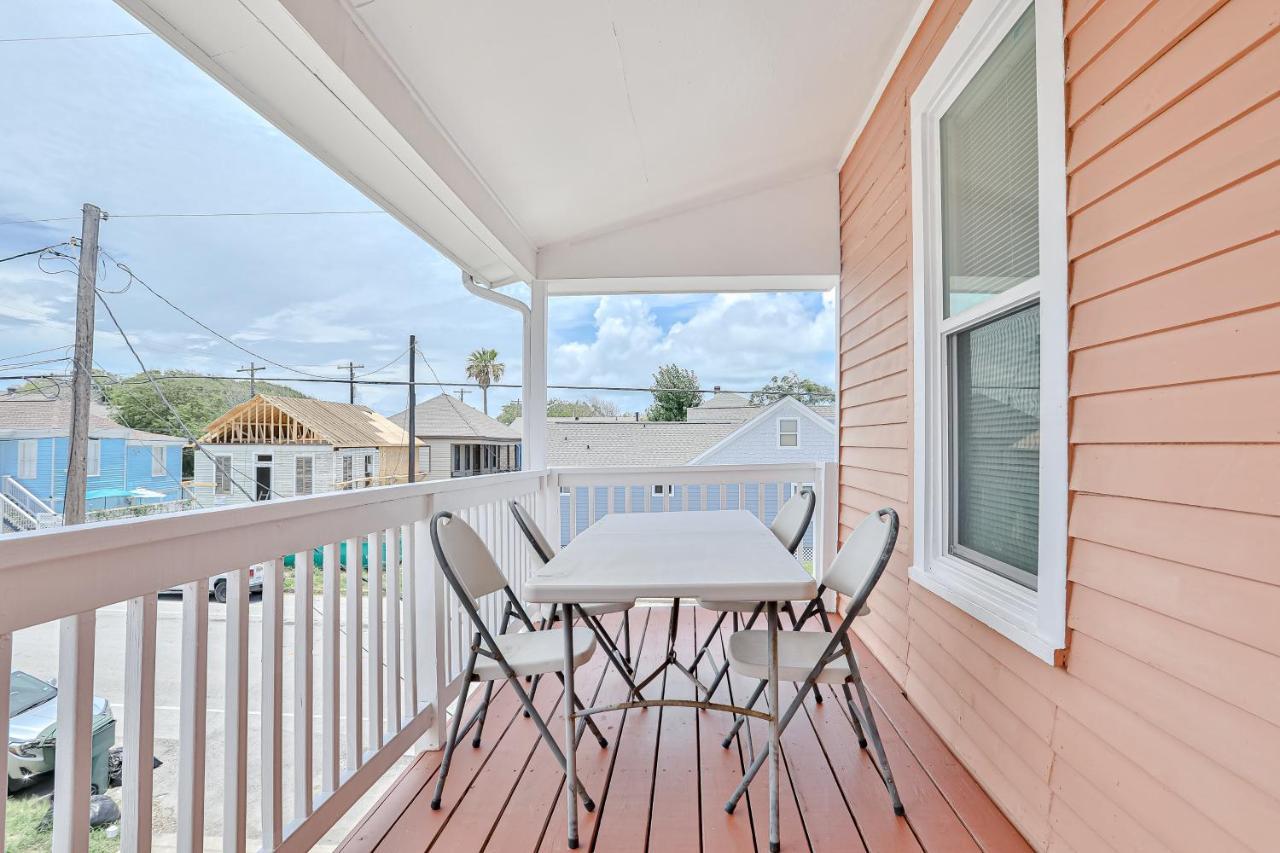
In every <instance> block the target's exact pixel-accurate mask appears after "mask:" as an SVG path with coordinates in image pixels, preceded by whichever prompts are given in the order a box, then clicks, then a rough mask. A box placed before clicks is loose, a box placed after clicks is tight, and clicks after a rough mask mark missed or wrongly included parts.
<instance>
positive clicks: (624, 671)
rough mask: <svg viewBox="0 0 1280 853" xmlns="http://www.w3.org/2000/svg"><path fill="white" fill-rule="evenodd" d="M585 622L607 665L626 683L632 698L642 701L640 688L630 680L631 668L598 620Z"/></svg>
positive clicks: (590, 619)
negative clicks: (602, 650) (606, 660)
mask: <svg viewBox="0 0 1280 853" xmlns="http://www.w3.org/2000/svg"><path fill="white" fill-rule="evenodd" d="M586 622H587V627H589V628H590V629H591V632H592V633H593V634H595V636H596V639H597V640H598V641H599V642H600V645H601V647H602V648H604V654H605V657H606V658H608V659H609V663H610V664H611V665H612V666H613V668H614V669H615V670H617V671H618V675H621V676H622V680H623V681H625V682H626V683H627V686H628V687H630V688H631V695H632V697H633V698H636V699H643V698H644V697H643V696H641V695H640V688H639V687H637V686H636V682H635V679H634V678H632V671H631V667H629V666H627V664H626V662H625V661H624V660H623V659H622V652H620V651H619V650H618V647H617V646H616V645H614V644H613V643H612V642H611V641H610V638H609V632H608V631H606V630H605V627H604V625H602V624H600V620H599V619H596V618H594V617H590V618H588V619H587V620H586Z"/></svg>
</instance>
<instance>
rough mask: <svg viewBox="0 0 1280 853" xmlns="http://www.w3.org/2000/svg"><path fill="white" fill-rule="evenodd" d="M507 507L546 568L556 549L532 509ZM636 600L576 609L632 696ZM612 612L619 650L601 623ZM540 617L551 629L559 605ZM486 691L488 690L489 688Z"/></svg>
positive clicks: (542, 607)
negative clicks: (618, 617) (616, 616)
mask: <svg viewBox="0 0 1280 853" xmlns="http://www.w3.org/2000/svg"><path fill="white" fill-rule="evenodd" d="M507 505H508V506H509V507H510V509H511V514H512V515H513V516H514V517H515V520H516V524H517V525H518V526H519V528H520V531H521V532H522V533H523V534H524V538H525V541H527V542H528V543H529V548H530V550H532V551H533V555H534V556H535V557H537V558H538V560H540V561H541V562H542V563H543V565H546V564H547V563H549V562H551V558H552V557H554V556H555V553H556V552H555V550H554V549H553V548H552V547H551V543H550V542H548V541H547V537H546V536H545V535H544V534H543V532H542V528H540V527H538V523H537V522H536V521H534V520H533V516H532V515H531V514H530V512H529V510H528V509H527V508H526V507H525V506H524V505H523V504H522V503H520V502H519V501H516V500H512V501H508V503H507ZM635 604H636V603H635V602H634V601H628V602H615V603H599V604H576V605H574V608H573V609H574V610H575V611H577V614H578V616H579V618H581V619H582V622H583V624H584V625H586V626H587V627H588V628H590V629H591V632H592V633H593V634H595V636H596V639H597V640H598V641H599V642H600V646H601V648H603V649H604V651H605V656H606V657H608V659H609V663H610V664H611V665H612V666H613V668H614V669H616V670H617V671H618V674H619V675H621V676H622V680H623V681H625V682H626V683H627V686H628V687H630V688H631V692H632V694H633V696H635V697H637V698H641V697H640V690H639V688H638V687H636V683H635V680H634V676H635V670H634V669H633V667H632V662H631V609H632V608H633V607H635ZM611 613H621V614H622V637H623V640H622V642H623V647H624V648H622V649H619V648H618V646H617V644H616V643H614V641H613V638H612V637H610V636H609V632H608V631H607V630H606V629H605V627H604V624H603V623H602V622H601V621H600V617H601V616H607V615H609V614H611ZM539 615H540V616H541V618H542V622H541V624H540V625H539V630H542V629H546V628H550V627H552V626H553V625H555V623H556V620H557V619H558V618H559V616H560V613H559V605H556V604H543V605H540V609H539ZM486 689H487V688H486ZM537 689H538V679H534V683H533V687H532V688H530V690H529V693H530V695H532V694H533V693H534V692H535V691H536V690H537Z"/></svg>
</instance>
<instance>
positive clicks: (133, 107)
mask: <svg viewBox="0 0 1280 853" xmlns="http://www.w3.org/2000/svg"><path fill="white" fill-rule="evenodd" d="M139 33H141V34H139ZM135 34H136V35H135ZM83 36H94V37H93V38H81V37H83ZM67 37H75V38H67ZM0 81H3V84H2V85H0V123H2V124H0V127H2V129H3V132H0V258H3V257H8V256H9V255H12V254H16V253H19V252H25V251H28V250H31V249H37V248H40V247H42V246H46V245H50V244H55V243H60V242H62V241H65V240H67V239H68V238H69V237H71V236H74V235H78V233H79V230H80V209H81V206H82V205H83V204H84V203H85V202H92V203H94V204H97V205H98V206H99V207H101V208H102V209H103V210H104V211H106V212H107V213H108V214H109V215H111V214H115V216H112V217H111V218H108V219H107V220H106V221H105V222H103V223H102V225H101V246H102V248H103V249H104V251H105V252H107V253H109V255H110V256H111V258H114V259H115V260H116V261H118V262H120V263H123V264H125V265H126V266H128V267H129V268H130V269H131V270H132V271H133V273H134V275H135V276H136V277H137V278H138V279H140V280H142V281H145V282H146V283H147V284H148V285H150V286H151V287H152V288H154V289H155V290H156V291H158V292H159V293H161V294H163V295H164V296H165V297H167V298H168V299H169V300H171V301H172V302H173V303H175V304H176V305H178V306H180V307H181V308H182V309H184V310H185V311H186V312H187V313H189V314H191V315H192V316H194V317H196V318H198V319H199V320H201V321H203V322H204V323H205V324H206V325H208V326H209V327H211V328H213V329H215V330H217V331H218V332H220V333H222V334H223V335H225V336H226V337H228V338H230V339H231V340H233V341H235V342H236V343H238V344H239V345H240V346H242V347H244V348H246V349H248V350H251V351H252V352H253V353H254V354H257V355H261V356H264V357H266V358H267V359H269V360H272V361H275V362H278V363H279V364H282V365H287V366H288V367H290V368H297V369H299V370H301V371H304V372H305V373H308V374H314V375H320V376H333V377H338V378H340V377H342V376H344V375H345V372H344V371H340V370H338V369H337V367H336V365H338V364H340V363H346V362H347V361H348V360H354V361H355V362H356V363H357V364H363V365H365V367H364V368H363V369H361V370H357V373H358V374H366V375H368V378H369V379H371V380H384V379H404V378H405V376H406V375H407V366H406V361H405V359H404V358H403V356H404V353H405V350H406V348H407V346H408V336H409V335H410V334H416V335H417V336H418V341H419V345H420V347H421V349H422V351H423V353H424V355H425V357H426V360H427V361H428V362H429V363H430V365H431V368H433V369H434V371H435V374H436V375H437V376H439V378H440V379H441V380H444V381H449V380H461V379H463V376H464V363H465V359H466V355H467V354H468V353H469V352H471V351H472V350H474V349H477V348H480V347H486V348H493V349H496V350H498V352H499V356H500V360H501V361H503V362H504V363H505V364H506V367H507V374H506V377H505V379H504V381H505V382H510V383H512V384H518V383H519V382H520V322H519V319H518V317H517V315H516V314H515V313H514V312H512V311H510V310H509V309H506V308H503V307H500V306H497V305H493V304H491V303H488V302H485V301H483V300H481V299H479V298H477V297H474V296H472V295H471V294H469V293H467V292H466V291H465V290H464V289H463V288H462V286H461V284H460V283H459V277H458V270H457V268H456V267H455V266H454V265H453V263H452V262H451V261H448V260H447V259H445V258H443V257H441V256H440V255H439V253H437V252H436V251H435V250H434V249H433V248H432V247H431V246H429V245H428V244H426V243H425V242H423V241H422V240H420V239H419V238H418V237H416V236H415V235H413V234H411V233H410V232H408V231H407V230H406V229H405V228H404V227H402V226H401V225H400V224H399V223H397V222H396V221H395V220H394V219H392V218H391V217H390V216H387V215H386V214H384V213H382V212H380V211H376V208H375V206H374V205H373V204H372V203H371V202H370V201H369V200H368V199H366V198H365V197H364V196H363V195H362V194H361V193H359V192H358V191H357V190H355V189H354V188H352V187H351V186H349V185H348V184H347V183H346V182H345V181H343V180H342V179H341V178H339V177H338V176H336V175H335V174H333V173H332V172H331V171H329V169H328V168H327V167H326V166H325V165H323V164H322V163H320V162H319V161H317V160H316V159H315V158H313V157H312V156H311V155H310V154H308V153H307V152H306V151H304V150H303V149H302V148H300V147H299V146H298V145H297V144H295V143H294V142H293V141H292V140H291V139H289V138H288V137H287V136H285V135H284V134H283V133H281V132H280V131H278V130H276V129H275V128H274V127H272V126H271V125H270V124H269V123H267V122H266V121H265V120H263V119H262V118H261V117H259V116H258V115H257V113H255V112H253V111H252V110H251V109H249V107H247V106H245V105H244V104H243V103H242V102H240V101H239V100H238V99H237V98H235V97H234V96H233V95H231V94H230V93H228V92H227V91H226V90H224V89H223V88H222V87H221V86H220V85H219V84H217V83H216V82H214V81H213V80H212V79H210V78H209V77H207V76H206V75H205V74H204V73H203V72H202V71H200V70H199V69H198V68H196V67H195V66H194V65H192V64H191V63H189V62H188V61H187V60H186V59H185V58H183V57H182V56H181V55H179V54H178V53H177V52H176V51H174V50H173V49H171V48H170V47H169V46H168V45H166V44H165V43H164V42H163V41H161V40H160V39H159V38H157V37H156V36H154V35H150V34H147V33H145V27H143V26H142V25H141V24H139V23H138V22H137V21H136V20H134V19H133V18H132V17H130V16H129V15H128V14H127V13H126V12H124V11H123V10H122V9H120V8H119V7H117V6H116V5H115V4H114V3H112V2H109V0H4V2H3V3H2V4H0ZM267 211H290V212H304V211H327V212H332V211H356V213H349V214H333V213H325V214H323V215H296V216H202V217H190V216H188V217H151V216H149V215H150V214H175V213H181V214H191V213H228V212H236V213H244V212H251V213H258V212H267ZM134 217H139V218H134ZM32 220H55V221H32ZM42 266H43V269H42V268H41V267H42ZM100 269H101V270H103V271H104V273H105V275H102V274H100V278H99V287H100V288H101V289H102V290H104V291H111V290H123V291H124V292H121V293H117V294H107V295H106V296H105V299H106V300H107V302H108V304H109V305H110V306H111V309H112V310H113V311H114V312H115V314H116V315H117V317H118V318H119V321H120V323H121V325H122V326H123V327H124V330H125V332H126V333H127V334H128V335H129V337H130V339H131V341H132V342H133V344H134V345H135V346H136V347H137V349H138V352H139V354H140V355H141V358H142V361H143V363H145V365H146V366H147V367H148V368H151V369H161V368H164V369H182V370H191V371H199V372H205V373H214V374H219V375H233V372H234V371H235V370H236V369H237V368H239V367H243V366H245V365H247V364H248V363H249V361H250V359H251V358H253V356H252V355H250V354H248V353H245V352H243V351H241V350H238V349H236V348H235V347H233V346H232V345H230V344H228V343H226V342H225V341H222V340H219V339H218V338H217V337H215V336H213V335H210V334H209V333H207V332H206V331H204V330H203V329H201V328H200V327H199V326H197V325H195V324H193V323H192V322H191V321H189V320H188V319H186V318H184V317H183V316H181V315H180V314H178V313H176V312H175V311H174V310H173V309H171V308H169V307H168V306H166V305H164V304H163V303H162V302H160V301H159V300H158V299H156V298H155V297H154V296H153V295H151V294H150V293H148V292H147V291H146V290H145V289H143V288H142V287H141V286H139V285H138V284H136V283H132V284H131V283H130V278H129V275H128V274H126V273H125V272H123V271H121V270H119V269H118V268H116V267H115V266H114V265H112V264H111V263H110V262H108V263H106V264H105V265H104V266H103V267H101V268H100ZM126 286H127V287H126ZM521 288H522V286H517V287H516V288H515V289H514V291H515V295H517V296H519V295H520V289H521ZM526 292H527V291H526ZM74 297H75V276H74V273H73V272H71V271H70V267H69V264H67V263H66V262H64V261H60V260H58V259H54V260H53V262H52V263H50V262H45V263H43V264H38V263H37V261H36V258H34V257H31V258H23V259H20V260H15V261H8V262H3V263H0V376H3V375H6V374H9V375H12V374H14V373H17V372H26V371H34V372H43V371H50V372H62V371H65V369H66V366H67V365H66V362H56V363H52V364H44V365H34V366H30V367H21V368H14V367H13V366H15V365H25V364H30V363H31V362H33V361H38V360H41V359H46V358H62V357H64V356H65V355H66V352H65V351H57V350H55V351H53V352H48V353H43V354H37V355H33V356H30V357H25V356H22V354H23V353H28V352H33V351H36V350H45V349H48V348H56V347H63V346H65V345H67V344H70V343H71V342H72V340H73V337H74V325H73V322H74V309H75V298H74ZM833 328H834V304H833V300H832V296H831V294H816V293H804V294H788V293H777V294H750V295H740V294H739V295H734V294H690V295H669V296H622V297H603V298H601V297H556V298H553V299H552V301H551V310H550V332H549V340H550V346H551V352H550V354H549V373H550V382H551V383H552V384H557V383H559V384H565V385H608V386H618V385H623V386H646V385H648V384H649V382H650V380H651V377H652V374H653V372H654V371H655V370H656V369H657V368H658V366H659V365H661V364H665V363H670V362H675V363H677V364H680V365H681V366H683V367H687V368H691V369H693V370H694V371H696V373H697V374H698V377H699V379H700V381H701V384H702V385H703V386H704V387H708V388H709V387H711V386H713V385H722V386H724V387H725V388H735V389H752V388H758V387H760V386H761V385H762V384H764V383H765V382H767V381H768V380H769V378H770V377H771V376H773V375H774V374H780V373H784V372H786V371H787V370H791V369H794V370H796V371H798V372H799V373H800V374H801V375H804V376H808V377H810V378H813V379H816V380H818V381H820V382H823V383H826V384H832V382H833V380H834V356H833V334H834V332H833ZM94 353H95V361H96V362H97V364H98V365H99V366H100V367H101V368H103V369H106V370H109V371H112V372H115V373H122V374H128V373H133V372H136V371H137V369H138V368H137V362H136V361H135V360H134V357H133V356H132V355H131V354H130V353H129V351H128V349H127V348H126V347H125V345H124V342H123V341H122V340H121V338H120V335H119V334H118V333H117V331H116V330H115V327H114V326H113V325H112V324H111V322H110V320H109V319H108V318H107V317H106V316H105V312H104V311H102V310H101V308H99V310H98V312H97V326H96V330H95V344H94ZM19 356H22V357H19ZM397 358H398V359H399V361H396V360H397ZM260 360H261V359H259V361H260ZM389 363H390V366H386V365H388V364H389ZM6 368H8V369H6ZM419 368H420V369H419V375H420V378H430V372H429V371H428V370H426V369H425V365H422V364H420V365H419ZM375 371H377V372H376V373H375ZM290 375H292V376H294V377H297V376H299V374H298V373H292V374H291V373H290V372H288V371H286V370H283V369H279V368H276V367H270V368H269V369H268V370H266V371H264V372H262V373H260V374H259V377H260V378H266V377H268V376H270V377H284V376H290ZM13 384H16V383H14V382H7V381H5V380H3V379H0V387H7V386H9V385H13ZM290 384H293V385H294V387H297V388H298V389H299V390H302V391H304V392H306V393H308V394H311V395H313V396H317V397H322V398H326V399H335V400H342V399H346V396H347V387H346V386H345V385H324V384H316V383H290ZM451 390H454V391H455V392H456V387H454V388H452V389H451ZM424 393H426V394H428V395H430V394H434V392H433V391H425V392H424V390H423V389H420V390H419V398H420V399H421V398H422V397H423V395H424ZM589 393H591V392H576V391H557V390H555V389H552V390H551V392H550V395H551V396H553V397H567V398H574V397H582V396H586V395H587V394H589ZM405 394H406V392H405V389H404V388H403V387H387V386H370V385H362V386H361V387H360V388H359V390H358V392H357V400H358V402H361V403H364V404H366V405H369V406H371V407H373V408H374V409H376V410H378V411H380V412H383V413H384V414H393V413H395V412H398V411H400V410H402V409H403V408H404V405H405V399H406V398H405ZM518 396H519V391H518V389H512V390H505V389H493V390H492V391H491V392H490V401H489V409H490V413H491V414H495V415H496V414H497V413H498V411H499V409H500V408H501V406H502V404H503V403H504V402H507V401H508V400H511V399H513V398H515V397H518ZM597 396H600V397H603V398H606V399H609V400H612V401H613V402H615V403H616V404H617V405H618V406H619V407H620V408H621V409H622V410H623V411H634V410H637V409H643V408H645V407H646V406H647V405H648V404H649V402H650V397H649V395H648V394H643V393H632V394H625V393H608V392H599V393H598V394H597ZM466 400H467V402H468V403H472V404H475V405H478V404H479V394H478V393H475V392H471V393H468V394H467V397H466Z"/></svg>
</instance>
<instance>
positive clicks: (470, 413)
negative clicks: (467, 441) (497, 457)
mask: <svg viewBox="0 0 1280 853" xmlns="http://www.w3.org/2000/svg"><path fill="white" fill-rule="evenodd" d="M391 420H392V422H393V423H395V424H396V425H398V426H399V427H400V428H401V429H407V428H408V424H409V410H408V409H405V410H404V411H403V412H400V413H399V414H398V415H393V416H392V418H391ZM413 428H414V431H415V432H416V433H417V434H418V438H422V439H432V438H478V439H486V440H491V441H519V440H520V433H519V432H517V431H516V430H514V429H512V428H511V427H509V426H507V425H506V424H504V423H502V422H501V421H496V420H494V419H493V418H491V417H489V416H488V415H486V414H485V413H484V412H482V411H480V410H479V409H474V408H472V407H471V406H468V405H467V404H466V403H464V402H462V401H461V400H459V399H458V398H457V397H454V396H453V395H452V394H440V395H438V396H435V397H432V398H431V399H430V400H428V401H426V402H425V403H419V404H418V406H417V407H416V408H415V409H414V424H413Z"/></svg>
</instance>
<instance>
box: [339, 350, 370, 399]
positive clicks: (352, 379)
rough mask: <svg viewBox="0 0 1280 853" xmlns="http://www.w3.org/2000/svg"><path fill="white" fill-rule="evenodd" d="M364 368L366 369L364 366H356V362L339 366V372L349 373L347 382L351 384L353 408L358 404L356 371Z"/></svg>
mask: <svg viewBox="0 0 1280 853" xmlns="http://www.w3.org/2000/svg"><path fill="white" fill-rule="evenodd" d="M362 367H364V365H363V364H356V363H355V362H354V361H348V362H347V363H346V364H339V365H338V369H339V370H345V371H347V382H349V383H350V384H351V404H352V405H353V406H354V405H355V402H356V371H357V370H359V369H360V368H362Z"/></svg>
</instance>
